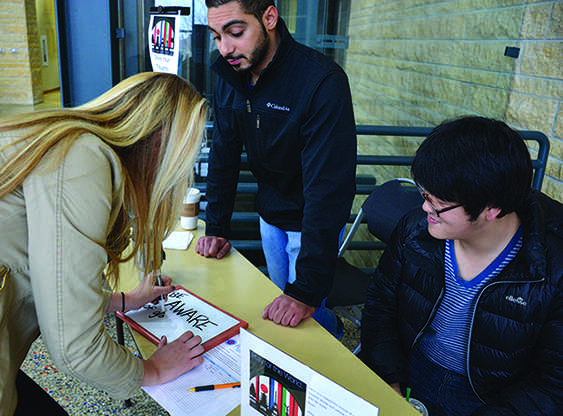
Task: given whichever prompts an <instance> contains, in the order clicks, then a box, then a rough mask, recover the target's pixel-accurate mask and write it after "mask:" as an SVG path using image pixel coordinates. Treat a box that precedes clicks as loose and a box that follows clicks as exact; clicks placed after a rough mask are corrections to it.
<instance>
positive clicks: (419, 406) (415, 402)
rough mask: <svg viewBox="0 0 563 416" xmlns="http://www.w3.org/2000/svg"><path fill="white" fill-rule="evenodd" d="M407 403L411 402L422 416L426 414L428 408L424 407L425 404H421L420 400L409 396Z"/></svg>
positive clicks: (426, 415)
mask: <svg viewBox="0 0 563 416" xmlns="http://www.w3.org/2000/svg"><path fill="white" fill-rule="evenodd" d="M409 403H410V404H411V406H412V407H414V408H415V410H417V411H418V412H419V413H420V414H421V415H423V416H428V410H427V409H426V406H424V404H422V402H421V401H420V400H416V399H413V398H412V397H410V398H409Z"/></svg>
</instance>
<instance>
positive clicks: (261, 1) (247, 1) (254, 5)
mask: <svg viewBox="0 0 563 416" xmlns="http://www.w3.org/2000/svg"><path fill="white" fill-rule="evenodd" d="M232 1H237V2H239V3H240V5H241V7H242V10H243V11H244V12H245V13H247V14H252V15H254V16H255V17H256V18H257V19H258V20H259V21H262V16H263V15H264V12H265V11H266V9H267V8H268V7H270V6H275V4H274V0H205V5H206V6H207V8H210V7H219V6H222V5H223V4H227V3H230V2H232Z"/></svg>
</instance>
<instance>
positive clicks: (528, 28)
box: [345, 0, 563, 266]
mask: <svg viewBox="0 0 563 416" xmlns="http://www.w3.org/2000/svg"><path fill="white" fill-rule="evenodd" d="M562 21H563V2H562V1H531V0H528V1H524V0H443V1H432V0H392V1H388V0H352V1H351V14H350V25H349V37H350V46H349V49H348V51H347V54H346V63H345V70H346V72H347V73H348V75H349V78H350V84H351V88H352V96H353V101H354V110H355V114H356V118H357V122H358V123H359V124H390V125H404V126H433V125H436V124H437V123H439V122H441V121H443V120H445V119H448V118H454V117H458V116H461V115H466V114H478V115H483V116H488V117H494V118H498V119H501V120H504V121H506V122H507V123H508V124H509V125H511V126H512V127H514V128H517V129H530V130H539V131H541V132H543V133H544V134H545V135H546V136H548V137H549V139H550V144H551V150H550V157H549V163H548V168H547V175H546V177H545V179H544V182H543V187H542V190H543V191H544V192H546V193H547V194H549V195H550V196H552V197H554V198H556V199H558V200H559V201H562V202H563V167H562V161H563V105H562V101H563V69H562V68H563V23H562ZM506 47H515V48H519V55H518V57H517V58H512V57H508V56H505V50H506ZM359 143H360V147H359V152H360V153H365V154H368V153H379V154H381V153H394V154H412V153H413V152H414V150H415V149H416V147H417V145H418V143H419V140H414V139H404V140H400V141H398V142H395V141H391V140H390V138H377V139H374V138H369V137H359ZM531 151H532V152H533V151H534V150H533V149H531ZM360 171H361V172H362V173H370V172H371V173H373V174H374V175H375V176H376V178H377V180H378V181H384V180H387V179H389V178H391V177H394V176H398V175H402V174H407V175H408V170H405V169H402V170H397V169H392V168H378V169H369V168H362V169H360ZM362 200H363V198H357V201H356V204H355V207H354V212H357V210H358V208H359V205H360V204H361V202H362ZM361 234H363V238H367V231H365V230H362V231H361ZM354 257H360V258H359V259H358V260H359V261H355V263H358V262H359V263H360V265H365V266H373V261H369V260H366V257H367V256H354ZM355 260H356V259H355Z"/></svg>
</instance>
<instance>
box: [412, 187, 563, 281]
mask: <svg viewBox="0 0 563 416" xmlns="http://www.w3.org/2000/svg"><path fill="white" fill-rule="evenodd" d="M518 215H519V217H520V218H521V220H522V224H523V232H524V237H523V245H522V248H521V249H520V253H519V255H518V256H517V257H516V259H515V263H518V264H517V265H516V264H514V263H513V264H512V266H510V267H511V268H512V267H513V272H512V273H509V274H504V273H501V274H500V275H499V276H498V279H499V280H503V276H505V275H510V280H514V278H515V277H516V276H520V278H521V279H522V280H523V281H524V280H525V281H530V280H543V279H545V277H546V273H547V265H546V262H547V260H546V256H547V249H546V239H547V237H548V234H554V235H555V236H556V238H559V239H561V240H563V205H562V204H561V203H559V202H557V201H555V200H553V199H551V198H549V197H547V196H546V195H544V194H542V193H541V192H537V191H532V192H531V193H530V195H529V196H528V199H527V201H526V204H525V207H524V209H522V210H521V211H519V212H518ZM408 217H409V219H408V220H407V221H406V227H405V229H404V232H405V236H404V238H405V257H407V258H408V260H409V261H411V262H414V263H416V264H417V265H418V266H420V267H422V268H424V269H425V270H427V271H429V272H434V273H438V275H440V274H441V273H443V272H442V270H443V262H444V244H443V243H444V242H443V241H440V240H437V239H435V238H434V237H432V236H431V235H430V234H429V233H428V227H427V223H426V216H425V215H423V214H421V213H420V212H418V211H413V212H412V213H411V214H409V215H408ZM514 270H520V271H521V272H514Z"/></svg>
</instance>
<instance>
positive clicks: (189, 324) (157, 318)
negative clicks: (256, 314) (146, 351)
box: [116, 286, 248, 351]
mask: <svg viewBox="0 0 563 416" xmlns="http://www.w3.org/2000/svg"><path fill="white" fill-rule="evenodd" d="M159 302H160V301H159ZM164 307H165V310H166V313H165V315H164V316H162V313H161V306H160V304H154V303H147V304H146V305H144V306H143V307H142V308H140V309H136V310H132V311H128V312H125V313H124V312H121V311H118V312H116V316H117V317H118V318H119V319H121V320H122V321H123V322H125V323H126V324H127V325H129V326H130V327H131V328H133V329H134V330H135V331H137V332H139V333H140V334H141V335H143V336H144V337H145V338H147V339H148V340H150V341H151V342H152V343H154V344H156V345H158V343H159V341H160V338H161V337H162V336H163V335H166V338H167V340H168V342H172V341H174V340H175V339H177V338H178V337H179V336H180V335H181V334H183V333H184V332H186V331H188V330H190V331H192V332H193V333H194V335H199V336H201V338H202V340H203V342H202V345H203V348H204V349H205V351H209V350H210V349H211V348H213V347H215V346H217V345H219V344H221V343H223V342H225V341H226V340H228V339H229V338H232V337H233V336H235V335H236V334H238V333H239V332H240V328H248V323H247V322H245V321H243V320H242V319H240V318H237V317H236V316H234V315H232V314H230V313H229V312H227V311H225V310H223V309H221V308H219V307H217V306H215V305H213V304H212V303H210V302H208V301H206V300H205V299H203V298H201V297H199V296H198V295H196V294H195V293H193V292H190V291H189V290H187V289H185V288H184V287H182V286H176V289H175V290H174V291H172V292H171V293H169V294H168V298H167V300H166V301H165V302H164Z"/></svg>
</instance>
